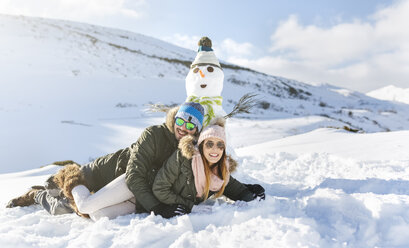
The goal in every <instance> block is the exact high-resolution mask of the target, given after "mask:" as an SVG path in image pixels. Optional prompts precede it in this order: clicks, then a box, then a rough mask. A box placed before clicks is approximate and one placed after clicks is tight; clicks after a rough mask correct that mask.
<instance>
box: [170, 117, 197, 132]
mask: <svg viewBox="0 0 409 248" xmlns="http://www.w3.org/2000/svg"><path fill="white" fill-rule="evenodd" d="M175 123H176V125H178V126H180V127H181V126H183V124H185V123H186V129H187V130H189V131H191V130H193V129H195V127H196V125H195V124H194V123H192V122H187V121H185V120H183V119H182V118H180V117H176V120H175Z"/></svg>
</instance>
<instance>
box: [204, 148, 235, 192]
mask: <svg viewBox="0 0 409 248" xmlns="http://www.w3.org/2000/svg"><path fill="white" fill-rule="evenodd" d="M203 144H204V141H203V142H202V143H200V145H199V152H200V155H201V157H202V160H203V165H204V171H205V176H206V184H205V188H204V192H203V193H204V197H203V200H206V199H207V198H208V197H209V191H210V175H211V173H212V171H211V170H210V165H209V162H208V161H207V159H206V157H205V156H204V153H203ZM216 167H217V169H218V170H217V176H218V177H220V176H221V179H222V180H223V185H222V187H221V188H220V190H219V191H218V192H217V193H216V195H215V197H220V196H221V195H223V192H224V189H225V188H226V185H227V180H228V178H227V177H228V176H229V173H228V168H227V157H226V149H224V150H223V155H222V157H221V158H220V160H219V161H218V162H217V163H216Z"/></svg>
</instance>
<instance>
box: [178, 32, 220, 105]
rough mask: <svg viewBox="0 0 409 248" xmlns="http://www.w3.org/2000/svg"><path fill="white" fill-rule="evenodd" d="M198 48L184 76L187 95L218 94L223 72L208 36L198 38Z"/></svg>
mask: <svg viewBox="0 0 409 248" xmlns="http://www.w3.org/2000/svg"><path fill="white" fill-rule="evenodd" d="M198 45H199V49H198V52H197V55H196V58H195V60H194V61H193V63H192V65H191V67H190V70H189V73H188V74H187V77H186V93H187V95H188V96H191V95H194V96H199V97H202V96H220V95H221V93H222V90H223V80H224V73H223V70H222V68H221V67H220V63H219V60H218V59H217V57H216V55H215V54H214V52H213V49H212V41H211V40H210V39H209V38H208V37H202V38H201V39H200V40H199V43H198Z"/></svg>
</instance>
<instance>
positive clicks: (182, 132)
mask: <svg viewBox="0 0 409 248" xmlns="http://www.w3.org/2000/svg"><path fill="white" fill-rule="evenodd" d="M184 121H185V122H184V123H183V124H182V125H181V126H179V125H178V124H177V122H176V121H175V127H174V131H175V137H176V139H177V140H180V139H181V138H183V137H184V136H186V135H189V134H190V135H193V134H195V133H196V130H197V127H195V128H194V129H192V130H188V129H186V122H187V121H186V120H184Z"/></svg>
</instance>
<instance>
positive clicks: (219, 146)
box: [205, 140, 224, 150]
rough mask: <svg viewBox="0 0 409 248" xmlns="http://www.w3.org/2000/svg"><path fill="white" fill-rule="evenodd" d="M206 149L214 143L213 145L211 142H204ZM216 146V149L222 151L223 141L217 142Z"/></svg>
mask: <svg viewBox="0 0 409 248" xmlns="http://www.w3.org/2000/svg"><path fill="white" fill-rule="evenodd" d="M205 145H206V147H207V148H208V149H211V148H212V147H213V146H214V143H213V141H210V140H209V141H207V142H206V144H205ZM216 146H217V148H219V149H220V150H223V149H224V142H223V141H218V142H217V143H216Z"/></svg>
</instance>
